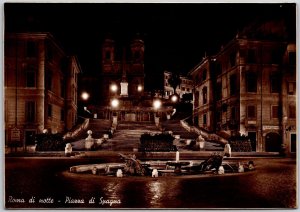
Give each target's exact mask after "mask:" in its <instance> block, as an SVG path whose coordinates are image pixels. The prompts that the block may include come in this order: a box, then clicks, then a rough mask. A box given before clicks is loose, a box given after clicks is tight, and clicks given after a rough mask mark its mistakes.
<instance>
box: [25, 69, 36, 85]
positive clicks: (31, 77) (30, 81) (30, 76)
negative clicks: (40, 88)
mask: <svg viewBox="0 0 300 212" xmlns="http://www.w3.org/2000/svg"><path fill="white" fill-rule="evenodd" d="M35 86H36V77H35V72H34V71H26V87H28V88H33V87H35Z"/></svg>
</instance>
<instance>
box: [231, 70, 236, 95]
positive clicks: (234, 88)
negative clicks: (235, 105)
mask: <svg viewBox="0 0 300 212" xmlns="http://www.w3.org/2000/svg"><path fill="white" fill-rule="evenodd" d="M236 87H237V86H236V75H235V74H232V75H231V76H230V95H231V96H232V95H235V94H236V93H237V89H236Z"/></svg>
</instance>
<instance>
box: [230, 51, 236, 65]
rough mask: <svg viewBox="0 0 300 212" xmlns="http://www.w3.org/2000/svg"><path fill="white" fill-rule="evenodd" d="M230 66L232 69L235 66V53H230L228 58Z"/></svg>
mask: <svg viewBox="0 0 300 212" xmlns="http://www.w3.org/2000/svg"><path fill="white" fill-rule="evenodd" d="M229 60H230V66H231V67H233V66H235V65H236V52H231V54H230V56H229Z"/></svg>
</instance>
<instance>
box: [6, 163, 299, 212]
mask: <svg viewBox="0 0 300 212" xmlns="http://www.w3.org/2000/svg"><path fill="white" fill-rule="evenodd" d="M251 160H253V161H254V163H255V165H256V170H255V171H252V172H247V173H241V174H238V173H237V174H225V175H222V176H221V175H191V176H170V177H159V178H151V177H124V178H116V177H114V176H106V177H105V176H97V175H92V174H74V173H69V172H68V170H69V167H70V166H73V165H79V164H91V163H101V162H105V161H106V160H105V161H104V160H100V159H96V158H94V159H87V158H86V159H69V158H30V157H29V158H6V159H5V207H6V208H182V209H183V208H243V209H245V208H269V209H270V208H295V207H297V199H296V192H297V191H296V189H297V186H296V160H295V159H289V158H287V159H282V158H273V159H271V158H254V159H251Z"/></svg>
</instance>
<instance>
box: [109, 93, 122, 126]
mask: <svg viewBox="0 0 300 212" xmlns="http://www.w3.org/2000/svg"><path fill="white" fill-rule="evenodd" d="M119 104H120V102H119V100H118V99H117V98H113V99H112V100H111V102H110V105H111V106H112V108H113V109H116V108H117V107H118V106H119ZM112 116H113V126H116V125H117V123H118V116H117V114H116V115H115V116H114V112H113V114H112Z"/></svg>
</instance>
